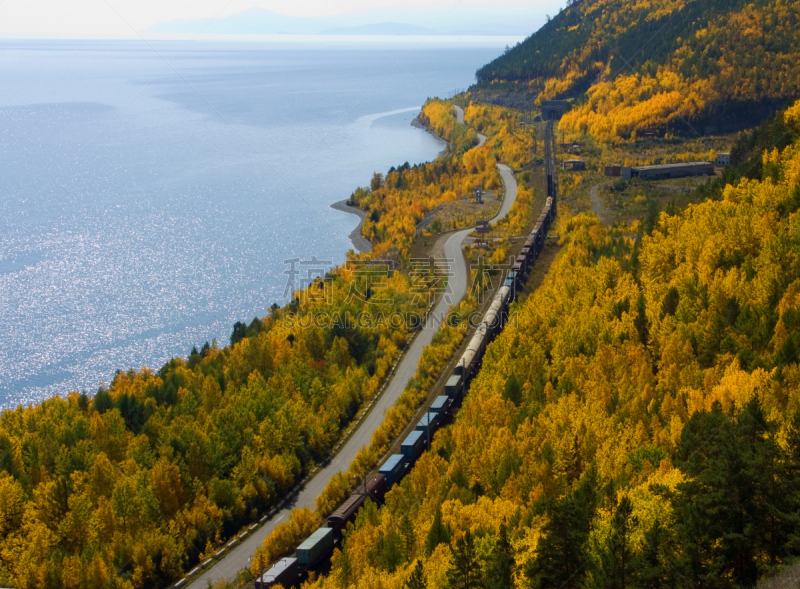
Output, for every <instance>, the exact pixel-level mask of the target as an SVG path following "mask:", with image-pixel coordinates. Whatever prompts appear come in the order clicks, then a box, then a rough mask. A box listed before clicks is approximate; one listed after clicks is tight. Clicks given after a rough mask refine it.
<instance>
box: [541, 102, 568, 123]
mask: <svg viewBox="0 0 800 589" xmlns="http://www.w3.org/2000/svg"><path fill="white" fill-rule="evenodd" d="M568 110H569V102H567V101H566V100H542V118H543V119H544V120H545V121H550V120H558V119H560V118H561V115H563V114H564V113H565V112H567V111H568Z"/></svg>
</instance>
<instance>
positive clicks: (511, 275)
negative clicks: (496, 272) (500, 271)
mask: <svg viewBox="0 0 800 589" xmlns="http://www.w3.org/2000/svg"><path fill="white" fill-rule="evenodd" d="M508 279H511V284H512V286H511V300H512V301H513V300H514V299H515V298H516V296H517V287H518V286H519V284H518V282H517V273H516V272H514V270H511V272H509V273H508Z"/></svg>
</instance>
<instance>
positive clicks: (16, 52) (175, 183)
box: [0, 40, 501, 408]
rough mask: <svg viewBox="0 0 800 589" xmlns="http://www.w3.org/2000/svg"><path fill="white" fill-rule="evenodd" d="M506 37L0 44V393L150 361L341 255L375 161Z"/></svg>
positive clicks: (411, 138)
mask: <svg viewBox="0 0 800 589" xmlns="http://www.w3.org/2000/svg"><path fill="white" fill-rule="evenodd" d="M500 51H501V48H486V47H484V48H465V47H460V48H449V49H448V48H437V49H425V50H420V49H413V48H411V49H409V48H398V49H382V50H376V49H368V48H363V47H362V48H358V49H353V48H351V49H345V48H338V49H337V48H327V49H325V50H321V49H319V48H316V49H314V48H311V49H301V48H298V47H288V48H287V47H279V46H275V45H263V44H262V45H258V44H250V45H244V44H232V43H210V42H203V43H200V42H196V43H192V44H191V45H189V46H188V47H186V44H185V43H177V42H159V43H157V44H154V45H153V47H152V48H151V47H148V45H146V44H145V43H142V42H122V41H116V42H108V41H106V42H103V41H91V42H89V41H81V42H79V41H53V42H42V41H8V40H6V41H0V79H2V80H3V82H2V85H0V123H1V125H0V340H1V341H2V346H0V408H7V407H12V406H16V405H17V404H20V403H21V404H26V403H29V402H32V401H37V400H41V399H43V398H46V397H49V396H53V395H55V394H65V393H66V392H68V391H70V390H87V391H89V392H93V391H94V390H96V388H97V386H98V385H99V384H100V383H101V382H106V383H108V382H109V381H110V380H111V378H112V376H113V374H114V372H115V370H117V369H122V370H127V369H129V368H131V367H136V368H138V367H141V366H148V367H150V368H153V369H158V368H159V367H160V366H161V365H162V364H163V363H164V362H166V361H167V360H168V359H169V358H171V357H173V356H176V355H177V356H184V357H185V356H186V355H187V354H188V352H189V351H190V349H191V347H192V346H193V345H197V346H198V347H199V346H200V345H202V344H203V342H205V341H211V340H212V339H214V338H216V339H217V340H218V341H219V342H220V343H221V344H224V343H226V342H227V341H228V337H229V335H230V332H231V328H232V325H233V323H234V322H235V321H238V320H247V321H249V320H250V319H252V318H253V317H254V316H256V315H258V316H263V315H266V314H267V309H268V307H269V306H270V305H271V304H272V303H274V302H279V303H283V302H284V296H283V295H284V287H285V286H286V283H287V278H288V276H287V275H286V274H284V271H285V270H287V269H288V266H286V265H285V264H284V260H287V259H290V258H300V259H302V260H309V259H311V258H312V256H316V257H317V259H319V260H327V261H331V262H332V263H333V264H341V263H343V261H344V256H345V252H346V251H347V250H348V249H350V248H351V247H352V245H351V243H350V241H349V240H348V237H347V236H348V234H349V233H350V231H352V229H353V228H354V227H355V225H356V223H357V219H356V217H355V216H352V215H348V214H346V213H341V212H338V211H335V210H332V209H330V208H329V205H330V204H331V203H332V202H334V201H337V200H341V199H343V198H347V197H348V196H349V194H350V193H351V192H352V191H353V189H354V188H355V187H356V186H358V185H366V184H368V182H369V179H370V178H371V175H372V173H373V172H374V171H380V172H385V171H386V170H387V169H388V168H389V167H391V166H393V165H398V164H401V163H403V162H405V161H409V162H411V163H417V162H422V161H428V160H431V159H434V158H435V157H436V154H437V153H438V152H439V151H441V149H442V144H441V143H439V142H438V141H437V140H436V139H435V138H433V137H432V136H430V135H429V134H427V133H425V132H422V131H420V130H418V129H415V128H413V127H411V126H410V121H411V120H412V119H413V118H414V116H416V114H417V113H418V112H419V106H420V105H421V104H422V103H423V102H424V101H425V99H426V98H427V97H429V96H435V95H438V96H444V95H447V94H449V93H450V91H452V90H454V89H456V88H464V87H466V86H468V85H469V84H470V83H472V81H473V79H474V72H475V70H476V69H477V68H478V67H480V66H481V65H483V64H484V63H486V62H488V61H489V60H491V59H492V58H493V57H495V56H496V55H497V54H498V53H499V52H500Z"/></svg>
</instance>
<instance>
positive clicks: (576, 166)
mask: <svg viewBox="0 0 800 589" xmlns="http://www.w3.org/2000/svg"><path fill="white" fill-rule="evenodd" d="M562 166H563V167H564V169H565V170H572V171H573V172H582V171H585V170H586V162H585V161H583V160H564V163H563V164H562Z"/></svg>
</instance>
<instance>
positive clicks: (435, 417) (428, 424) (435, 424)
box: [414, 411, 440, 445]
mask: <svg viewBox="0 0 800 589" xmlns="http://www.w3.org/2000/svg"><path fill="white" fill-rule="evenodd" d="M439 423H440V417H439V414H438V413H434V412H433V411H428V412H426V413H425V415H423V416H422V419H420V420H419V421H418V422H417V427H416V428H414V429H416V430H417V431H418V432H422V435H423V436H424V437H425V441H426V445H427V441H428V436H430V439H433V434H434V432H435V431H436V430H437V429H439Z"/></svg>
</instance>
